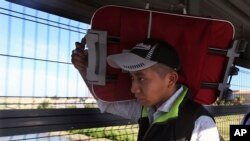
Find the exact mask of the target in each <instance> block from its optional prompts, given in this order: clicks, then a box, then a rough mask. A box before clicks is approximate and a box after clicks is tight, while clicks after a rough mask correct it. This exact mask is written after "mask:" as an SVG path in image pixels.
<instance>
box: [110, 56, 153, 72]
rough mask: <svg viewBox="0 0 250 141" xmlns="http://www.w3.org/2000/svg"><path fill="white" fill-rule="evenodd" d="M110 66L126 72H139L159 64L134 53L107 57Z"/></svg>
mask: <svg viewBox="0 0 250 141" xmlns="http://www.w3.org/2000/svg"><path fill="white" fill-rule="evenodd" d="M107 62H108V64H109V65H110V66H111V67H113V68H121V69H123V70H125V71H139V70H143V69H146V68H148V67H151V66H153V65H155V64H156V63H157V62H155V61H151V60H147V59H145V58H142V57H140V56H138V55H135V54H133V53H121V54H115V55H110V56H108V57H107Z"/></svg>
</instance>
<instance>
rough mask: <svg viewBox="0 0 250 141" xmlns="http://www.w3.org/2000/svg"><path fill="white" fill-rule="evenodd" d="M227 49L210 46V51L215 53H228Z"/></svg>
mask: <svg viewBox="0 0 250 141" xmlns="http://www.w3.org/2000/svg"><path fill="white" fill-rule="evenodd" d="M227 52H228V50H227V49H220V48H208V53H210V54H215V55H223V56H226V55H227Z"/></svg>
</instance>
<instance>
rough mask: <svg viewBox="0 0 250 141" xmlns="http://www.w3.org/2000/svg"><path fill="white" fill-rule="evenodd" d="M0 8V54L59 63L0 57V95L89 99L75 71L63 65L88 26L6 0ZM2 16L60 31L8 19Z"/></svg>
mask: <svg viewBox="0 0 250 141" xmlns="http://www.w3.org/2000/svg"><path fill="white" fill-rule="evenodd" d="M0 7H1V9H0V13H2V14H0V21H1V22H0V33H1V34H0V37H1V42H0V46H1V47H0V54H4V55H12V56H23V57H28V58H36V59H42V60H51V61H59V62H63V63H60V64H58V63H54V62H45V61H35V60H31V59H20V58H15V57H6V56H0V59H1V62H0V73H1V76H0V80H1V81H0V89H1V92H0V96H63V97H71V96H72V97H75V96H81V97H82V96H89V93H88V91H87V89H86V87H85V85H84V83H83V81H82V79H81V77H80V76H79V74H78V72H77V71H76V70H75V69H74V67H73V66H72V65H71V64H67V63H70V59H71V58H70V55H71V50H73V49H74V44H75V41H80V40H81V38H82V37H83V36H84V33H86V29H88V28H89V25H87V24H84V23H80V22H77V21H73V20H69V19H66V18H62V17H58V16H55V15H51V14H47V13H44V12H38V11H35V10H33V9H30V8H24V7H23V6H19V5H16V4H9V3H8V2H6V1H0ZM3 8H4V9H3ZM5 9H11V10H13V11H17V12H21V13H25V14H28V15H32V16H35V17H40V18H44V19H48V20H51V21H55V22H59V23H62V24H64V25H62V24H60V25H59V24H58V23H54V22H48V21H46V20H41V19H36V18H33V17H30V16H24V15H22V14H18V13H15V12H10V11H8V10H5ZM6 14H10V15H13V16H17V17H20V18H25V19H29V20H32V21H36V22H41V23H45V24H50V25H53V26H59V27H60V28H58V27H51V26H50V27H49V26H47V25H44V24H39V23H35V22H32V21H28V20H23V19H20V18H16V17H13V16H12V17H10V16H7V15H6ZM68 25H70V26H68ZM75 27H76V28H75ZM62 28H67V29H69V30H73V31H68V30H65V29H62ZM75 31H77V32H75ZM79 32H80V33H79ZM65 63H66V64H65Z"/></svg>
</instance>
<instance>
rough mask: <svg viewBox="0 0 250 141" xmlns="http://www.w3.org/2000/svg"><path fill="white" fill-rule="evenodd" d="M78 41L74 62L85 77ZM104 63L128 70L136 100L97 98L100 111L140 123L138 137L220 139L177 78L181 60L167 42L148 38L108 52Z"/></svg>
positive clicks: (194, 140)
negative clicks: (128, 48) (123, 50)
mask: <svg viewBox="0 0 250 141" xmlns="http://www.w3.org/2000/svg"><path fill="white" fill-rule="evenodd" d="M79 48H80V47H79V45H78V44H77V49H76V52H75V53H73V54H72V63H73V64H74V66H75V67H76V68H77V69H78V70H79V71H80V73H81V74H82V77H83V78H84V79H85V76H86V69H85V66H86V65H84V63H85V64H86V61H83V60H86V57H87V54H86V52H85V53H84V51H80V49H79ZM107 61H108V64H109V65H110V66H112V67H114V68H121V69H123V70H125V71H128V72H129V73H130V75H131V81H132V86H131V92H132V93H133V94H134V95H135V97H136V100H131V101H125V102H114V103H106V102H103V101H101V100H98V99H97V102H98V106H99V108H100V110H101V111H102V112H109V113H113V114H116V115H120V116H123V117H125V118H129V119H132V120H136V121H138V123H139V133H138V140H139V141H141V140H145V141H152V140H155V141H161V140H162V141H163V140H164V141H172V140H174V141H175V140H178V141H181V140H183V141H184V140H185V141H186V140H191V141H219V140H220V137H219V133H218V130H217V128H216V125H215V122H214V119H213V117H212V116H211V115H210V114H209V112H208V111H207V110H206V109H205V108H204V107H203V106H202V105H200V104H198V103H195V102H194V101H192V100H191V96H190V94H189V90H188V88H187V87H186V86H184V85H181V84H177V81H178V70H180V66H181V64H180V60H179V57H178V55H177V53H176V51H175V49H174V48H173V47H172V46H171V45H170V44H168V43H165V42H162V41H157V40H153V39H146V40H144V41H143V42H141V43H139V44H137V45H135V46H134V47H133V48H132V49H131V51H130V52H128V53H121V54H115V55H110V56H108V58H107Z"/></svg>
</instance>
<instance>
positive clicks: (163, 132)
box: [138, 87, 213, 141]
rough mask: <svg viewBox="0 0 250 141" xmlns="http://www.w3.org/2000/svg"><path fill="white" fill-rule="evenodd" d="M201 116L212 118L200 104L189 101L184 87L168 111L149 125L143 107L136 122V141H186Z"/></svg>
mask: <svg viewBox="0 0 250 141" xmlns="http://www.w3.org/2000/svg"><path fill="white" fill-rule="evenodd" d="M202 115H206V116H210V117H212V116H211V115H210V113H209V112H208V111H207V110H206V109H205V108H204V107H203V106H202V105H201V104H198V103H196V102H194V101H192V100H191V98H190V95H189V94H188V89H187V88H186V87H184V90H183V92H182V93H181V94H180V95H179V96H178V98H177V99H176V100H175V102H174V103H173V105H172V107H171V109H170V111H169V112H168V113H165V114H163V115H161V116H160V117H158V118H157V119H155V121H154V122H153V123H152V124H151V125H150V123H149V119H148V115H147V110H146V108H145V107H143V109H142V114H141V118H140V119H139V121H138V122H139V133H138V141H188V140H190V139H191V136H192V131H193V129H194V123H195V121H196V119H197V118H199V117H200V116H202ZM212 118H213V117H212Z"/></svg>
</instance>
